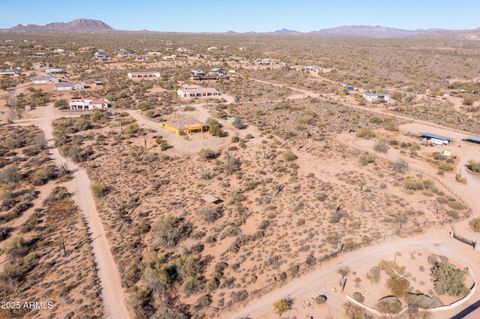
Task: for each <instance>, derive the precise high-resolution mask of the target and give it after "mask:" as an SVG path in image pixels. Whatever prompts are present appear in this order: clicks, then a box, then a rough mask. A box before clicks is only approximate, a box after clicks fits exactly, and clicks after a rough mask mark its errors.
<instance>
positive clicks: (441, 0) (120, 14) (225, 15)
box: [0, 0, 480, 32]
mask: <svg viewBox="0 0 480 319" xmlns="http://www.w3.org/2000/svg"><path fill="white" fill-rule="evenodd" d="M0 8H1V9H0V28H10V27H12V26H15V25H17V24H19V23H21V24H46V23H49V22H58V21H65V22H66V21H70V20H73V19H76V18H89V19H99V20H102V21H104V22H105V23H107V24H108V25H110V26H111V27H113V28H115V29H119V30H142V29H147V30H151V31H177V32H226V31H237V32H247V31H257V32H267V31H274V30H278V29H282V28H287V29H291V30H297V31H304V32H305V31H312V30H319V29H323V28H330V27H336V26H340V25H359V24H364V25H381V26H387V27H394V28H401V29H428V28H446V29H473V28H478V27H480V19H479V18H478V16H479V12H480V1H479V0H436V1H434V0H384V1H380V0H329V1H327V0H243V1H242V0H223V1H222V0H197V1H195V0H133V1H132V0H128V1H126V0H95V1H93V0H82V1H70V0H56V1H54V0H0Z"/></svg>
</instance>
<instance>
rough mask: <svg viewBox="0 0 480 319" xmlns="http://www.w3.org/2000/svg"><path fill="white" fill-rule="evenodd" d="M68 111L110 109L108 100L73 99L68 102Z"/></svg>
mask: <svg viewBox="0 0 480 319" xmlns="http://www.w3.org/2000/svg"><path fill="white" fill-rule="evenodd" d="M68 105H69V106H70V110H81V111H85V110H95V109H99V110H101V109H108V108H109V107H111V103H110V101H109V100H105V99H103V100H91V99H73V100H71V101H70V102H68Z"/></svg>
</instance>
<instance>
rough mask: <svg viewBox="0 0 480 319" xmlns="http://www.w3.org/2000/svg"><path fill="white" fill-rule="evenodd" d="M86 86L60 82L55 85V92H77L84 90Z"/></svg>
mask: <svg viewBox="0 0 480 319" xmlns="http://www.w3.org/2000/svg"><path fill="white" fill-rule="evenodd" d="M85 88H86V85H85V84H84V83H73V82H60V83H57V84H55V91H75V90H84V89H85Z"/></svg>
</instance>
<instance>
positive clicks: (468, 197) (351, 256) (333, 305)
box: [220, 79, 480, 319]
mask: <svg viewBox="0 0 480 319" xmlns="http://www.w3.org/2000/svg"><path fill="white" fill-rule="evenodd" d="M253 80H254V81H258V82H261V83H266V84H271V85H275V86H283V87H287V86H284V85H281V84H277V83H271V82H268V81H263V80H256V79H253ZM288 88H290V89H292V90H296V91H299V92H301V93H303V94H306V95H309V96H313V97H320V95H319V94H316V93H315V92H309V91H306V90H303V89H297V88H293V87H288ZM346 105H347V106H350V107H352V108H356V109H361V110H364V111H368V112H372V113H377V114H382V115H391V116H394V117H396V118H399V119H403V120H407V121H410V122H411V123H410V124H406V125H405V126H402V127H401V130H402V131H408V132H412V131H413V132H415V133H418V132H420V131H422V130H427V131H428V130H432V128H433V129H435V132H438V130H437V129H440V131H439V132H438V133H439V134H445V133H446V134H449V136H452V137H453V138H456V139H461V138H462V137H463V136H464V134H468V133H466V132H463V131H459V130H456V129H453V128H448V127H444V126H441V125H436V124H432V123H429V122H427V121H422V120H416V119H412V118H409V117H406V116H402V115H397V114H391V113H388V112H385V111H380V110H375V109H370V108H367V107H363V106H358V105H353V104H346ZM369 146H370V145H369ZM357 147H360V146H358V145H357ZM461 147H463V148H464V149H466V151H464V154H463V155H462V159H461V162H460V165H463V163H464V162H465V161H466V160H467V159H466V158H467V157H468V156H470V155H472V154H475V152H478V149H474V148H473V146H470V145H467V144H464V145H461ZM360 148H361V147H360ZM392 159H393V158H389V160H392ZM395 159H396V158H395ZM414 167H415V168H416V169H418V170H420V171H423V170H424V169H425V167H424V166H423V165H420V164H419V163H415V164H414ZM427 172H428V173H427V174H429V173H430V172H429V171H427ZM429 175H430V174H429ZM475 178H476V177H472V176H470V177H468V178H467V180H468V183H467V185H462V187H463V188H464V189H463V188H462V189H461V191H462V194H461V198H462V199H463V200H464V201H465V202H466V203H467V204H468V205H470V206H471V207H473V208H474V211H475V212H476V213H478V207H479V205H480V200H479V199H478V190H479V189H480V188H479V185H480V181H478V180H474V179H475ZM438 180H440V178H438ZM441 180H442V182H443V183H446V184H447V185H448V186H449V188H454V189H457V187H458V184H456V182H455V181H453V182H452V181H450V180H445V179H444V178H442V179H441ZM475 212H474V213H475ZM456 229H457V231H458V230H461V231H463V232H468V225H467V222H462V223H459V224H458V228H457V226H456ZM448 231H449V227H442V228H441V229H434V230H430V231H428V232H427V233H426V234H424V235H421V236H419V237H412V238H404V239H398V240H395V241H390V242H385V243H382V244H378V245H374V246H369V247H366V248H362V249H360V250H357V251H354V252H351V253H348V254H345V255H343V256H341V257H339V258H337V259H335V260H333V261H331V262H329V263H326V264H324V265H322V268H319V269H317V270H315V271H313V272H311V273H308V274H306V275H304V276H301V277H299V278H297V279H295V280H293V281H292V282H290V283H288V284H287V285H285V286H283V287H281V288H279V289H276V290H273V291H272V292H270V293H267V294H265V295H263V296H261V297H260V298H257V299H255V300H254V301H251V302H250V303H248V304H247V305H246V306H245V307H243V308H242V309H239V310H237V311H231V312H226V313H222V314H221V315H220V317H221V318H234V319H240V318H243V317H249V318H276V315H274V314H273V311H272V305H273V303H274V302H276V301H278V300H280V299H281V298H285V297H291V298H294V299H297V301H296V302H300V303H301V302H302V301H303V302H308V301H309V300H311V298H313V297H315V296H317V295H318V294H319V292H325V293H327V294H328V307H329V308H328V309H329V310H332V312H334V313H336V314H339V315H341V314H343V304H344V303H345V302H346V301H347V300H346V298H345V296H344V295H343V294H340V293H337V292H334V291H332V290H329V289H328V287H326V286H325V285H324V282H326V281H328V279H329V278H331V277H332V276H334V275H336V273H335V272H336V269H337V267H338V266H339V265H343V264H346V265H348V266H349V267H350V268H351V269H355V268H356V267H358V266H360V265H363V264H365V263H367V262H371V261H372V260H375V259H376V258H380V257H381V256H382V255H383V254H385V253H386V252H391V251H406V250H416V251H425V252H431V253H436V254H442V255H446V256H448V257H449V258H452V259H453V260H455V261H457V262H460V263H462V264H464V265H466V266H467V265H468V266H470V267H471V268H472V271H473V272H474V273H475V274H478V273H479V272H480V267H479V266H478V260H479V256H480V255H479V254H478V253H477V252H476V251H474V250H472V249H471V248H470V247H468V246H466V245H463V244H460V243H459V242H457V241H455V240H453V239H451V237H449V235H448ZM468 236H475V235H473V234H472V233H471V232H469V233H468ZM479 296H480V292H479V291H477V292H476V293H475V295H474V296H473V298H472V300H477V299H478V298H479ZM464 307H465V306H463V307H461V308H464ZM296 310H297V309H296ZM459 310H460V309H455V310H453V311H449V313H446V312H442V313H440V314H434V315H433V318H442V319H443V318H447V317H450V316H451V315H454V314H455V313H457V312H458V311H459ZM299 313H302V311H300V312H299ZM310 313H311V312H310ZM315 318H316V317H315Z"/></svg>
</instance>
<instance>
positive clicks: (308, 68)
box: [303, 65, 321, 73]
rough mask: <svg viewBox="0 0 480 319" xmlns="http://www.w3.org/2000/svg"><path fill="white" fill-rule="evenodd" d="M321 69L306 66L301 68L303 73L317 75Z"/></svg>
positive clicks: (314, 66)
mask: <svg viewBox="0 0 480 319" xmlns="http://www.w3.org/2000/svg"><path fill="white" fill-rule="evenodd" d="M320 70H321V68H320V67H319V66H316V65H307V66H304V67H303V71H305V72H313V73H319V72H320Z"/></svg>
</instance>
